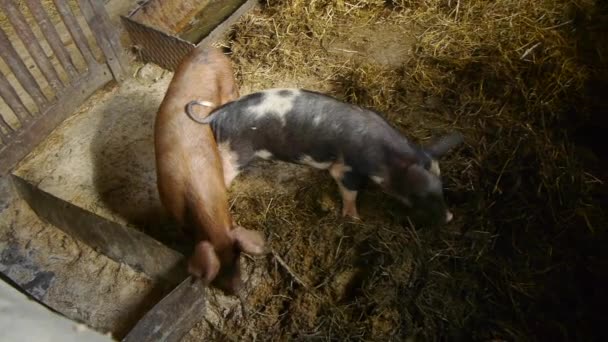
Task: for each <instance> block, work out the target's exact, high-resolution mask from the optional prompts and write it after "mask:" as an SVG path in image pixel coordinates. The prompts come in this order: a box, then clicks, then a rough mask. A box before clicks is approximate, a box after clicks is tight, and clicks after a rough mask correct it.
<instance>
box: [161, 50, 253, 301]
mask: <svg viewBox="0 0 608 342" xmlns="http://www.w3.org/2000/svg"><path fill="white" fill-rule="evenodd" d="M238 96H239V95H238V88H237V86H236V84H235V80H234V74H233V70H232V66H231V63H230V59H229V58H228V57H226V56H225V55H224V54H223V53H222V52H221V51H219V50H217V49H215V48H209V47H202V48H197V49H195V50H194V51H192V52H191V53H190V54H188V55H187V56H186V57H184V59H183V60H182V62H181V64H180V65H179V66H178V68H177V70H176V71H175V74H174V75H173V79H172V80H171V83H170V84H169V88H168V90H167V93H166V94H165V97H164V99H163V101H162V103H161V105H160V108H159V110H158V114H157V116H156V123H155V130H154V144H155V153H156V173H157V182H158V190H159V194H160V198H161V201H162V203H163V205H164V207H165V208H166V209H167V210H168V211H169V213H170V214H171V215H172V216H173V217H174V218H175V219H176V220H177V221H178V222H179V223H180V224H181V225H182V226H183V227H184V228H186V230H191V231H192V232H193V233H194V237H195V239H196V240H195V241H196V244H195V247H194V253H193V255H192V256H191V257H190V258H189V260H188V271H189V272H190V273H191V274H192V275H193V276H195V277H197V278H201V279H202V281H203V283H204V284H205V285H209V284H213V285H215V286H216V287H218V288H220V289H221V290H223V291H224V292H225V293H227V294H230V295H235V294H238V292H239V288H240V287H241V285H242V284H241V282H242V281H241V276H240V267H239V256H240V253H241V252H245V253H248V254H252V255H260V254H263V253H265V248H264V244H265V242H264V239H263V237H262V235H261V234H260V233H259V232H256V231H252V230H247V229H245V228H243V227H240V226H237V225H235V223H234V221H233V220H232V218H231V215H230V212H229V207H228V196H227V193H226V185H225V183H224V176H223V168H222V160H221V159H220V155H219V152H218V148H217V144H216V142H215V138H214V137H213V133H212V132H211V129H210V128H209V126H205V125H200V124H198V123H196V122H195V121H193V120H192V119H191V118H190V117H188V115H187V114H186V111H185V107H186V105H187V104H188V103H189V102H190V101H192V100H193V99H196V100H198V101H201V103H203V104H206V105H205V107H203V110H201V111H199V112H198V115H200V117H205V116H207V115H208V114H209V113H210V112H211V111H212V110H213V108H214V107H215V106H220V105H222V104H225V103H227V102H229V101H232V100H235V99H236V98H237V97H238Z"/></svg>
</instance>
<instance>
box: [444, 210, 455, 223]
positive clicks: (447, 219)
mask: <svg viewBox="0 0 608 342" xmlns="http://www.w3.org/2000/svg"><path fill="white" fill-rule="evenodd" d="M453 218H454V214H452V212H450V211H449V210H446V211H445V222H446V223H448V222H450V221H452V219H453Z"/></svg>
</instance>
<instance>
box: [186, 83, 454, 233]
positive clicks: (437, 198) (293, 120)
mask: <svg viewBox="0 0 608 342" xmlns="http://www.w3.org/2000/svg"><path fill="white" fill-rule="evenodd" d="M196 104H198V103H197V102H196V101H193V102H190V103H189V104H188V106H187V110H188V111H189V112H190V114H191V117H193V118H195V113H193V106H194V105H196ZM202 105H205V104H202ZM195 120H196V121H198V122H200V123H203V124H210V125H211V128H212V130H213V134H214V135H215V139H216V141H217V143H218V147H219V150H220V153H221V155H222V159H223V167H224V181H225V182H226V186H229V185H230V183H231V182H232V180H233V179H234V177H236V175H237V174H238V173H239V172H240V171H241V170H242V169H243V168H244V167H245V166H246V165H248V164H249V163H250V162H251V161H252V160H253V159H254V158H256V157H259V158H263V159H277V160H282V161H286V162H291V163H298V164H305V165H310V166H312V167H315V168H318V169H326V170H329V173H330V174H331V176H332V177H333V178H334V179H335V180H336V182H337V183H338V187H339V189H340V193H341V195H342V201H343V203H342V205H343V206H342V214H343V215H344V216H351V217H353V218H358V217H359V215H358V213H357V206H356V197H357V191H359V190H360V189H361V187H362V185H363V184H364V183H365V181H366V180H367V179H371V180H372V181H373V182H375V183H376V184H378V185H379V186H380V187H381V188H382V189H383V190H384V192H386V193H388V194H390V195H392V196H394V197H396V198H397V199H399V200H401V201H402V202H403V203H404V204H406V205H407V206H413V205H415V206H417V207H421V208H423V209H424V210H425V211H426V210H428V211H429V213H430V214H433V215H439V217H440V218H441V217H442V216H443V217H444V218H445V219H444V222H449V221H450V220H451V219H452V217H453V215H452V213H451V212H450V211H449V210H448V209H447V207H446V205H445V201H444V198H443V189H442V182H441V179H440V177H439V173H440V172H439V166H438V162H437V158H439V157H440V156H442V155H444V154H445V153H446V152H447V151H448V150H449V149H451V148H453V147H455V146H457V145H459V144H460V143H461V142H462V141H463V137H462V135H461V134H460V133H452V134H448V135H446V136H445V137H443V138H441V139H439V140H437V141H436V142H435V143H434V144H432V145H430V146H427V147H426V148H422V147H419V146H416V145H415V144H412V143H411V142H409V141H408V140H407V139H406V138H405V137H403V136H402V135H401V134H400V133H399V132H397V130H396V129H395V128H393V127H392V126H391V125H390V124H389V123H388V122H387V121H385V120H384V119H383V118H382V117H381V116H380V115H378V114H377V113H375V112H373V111H371V110H366V109H363V108H360V107H357V106H354V105H352V104H348V103H344V102H340V101H338V100H336V99H334V98H332V97H329V96H326V95H323V94H319V93H316V92H312V91H307V90H301V89H270V90H266V91H262V92H257V93H253V94H249V95H247V96H243V97H241V98H240V99H238V100H236V101H234V102H230V103H227V104H225V105H224V106H221V107H219V108H217V109H216V110H215V111H214V112H213V113H212V114H211V115H210V116H208V117H207V118H205V119H203V120H198V119H195Z"/></svg>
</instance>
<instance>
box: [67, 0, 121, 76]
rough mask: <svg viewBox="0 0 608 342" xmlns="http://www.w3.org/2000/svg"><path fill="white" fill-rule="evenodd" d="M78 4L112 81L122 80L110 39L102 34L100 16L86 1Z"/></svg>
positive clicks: (118, 63) (119, 66) (81, 0)
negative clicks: (110, 73)
mask: <svg viewBox="0 0 608 342" xmlns="http://www.w3.org/2000/svg"><path fill="white" fill-rule="evenodd" d="M78 3H79V4H80V11H81V12H82V15H83V16H84V18H85V19H86V21H87V23H88V24H89V27H90V28H91V31H93V35H94V36H95V40H96V41H97V45H98V46H99V47H100V48H101V51H103V54H104V56H105V57H106V62H107V63H108V65H109V66H110V70H111V71H112V75H113V76H114V79H116V80H120V79H122V78H123V74H124V70H123V68H122V66H121V65H120V62H119V60H118V57H117V56H116V53H115V52H114V50H113V49H112V44H111V43H110V39H109V38H108V37H107V36H106V33H105V32H104V29H103V24H102V19H101V17H100V15H99V14H98V13H95V11H94V10H93V7H92V6H91V3H90V2H89V1H88V0H78Z"/></svg>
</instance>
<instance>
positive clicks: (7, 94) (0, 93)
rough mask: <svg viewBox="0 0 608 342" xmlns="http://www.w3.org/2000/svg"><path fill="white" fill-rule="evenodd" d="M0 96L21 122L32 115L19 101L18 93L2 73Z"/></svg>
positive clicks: (0, 77) (0, 76) (0, 74)
mask: <svg viewBox="0 0 608 342" xmlns="http://www.w3.org/2000/svg"><path fill="white" fill-rule="evenodd" d="M0 97H2V98H3V99H4V102H6V104H7V105H8V106H9V108H10V109H11V110H12V111H13V113H15V116H16V117H17V119H19V122H21V124H23V123H24V122H25V121H26V120H27V117H28V116H31V115H32V114H31V113H30V112H29V111H28V110H27V108H26V107H25V105H24V104H23V102H22V101H21V98H19V95H17V91H15V88H13V86H12V85H11V84H10V83H9V82H8V80H7V79H6V77H4V75H3V74H2V73H0Z"/></svg>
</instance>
